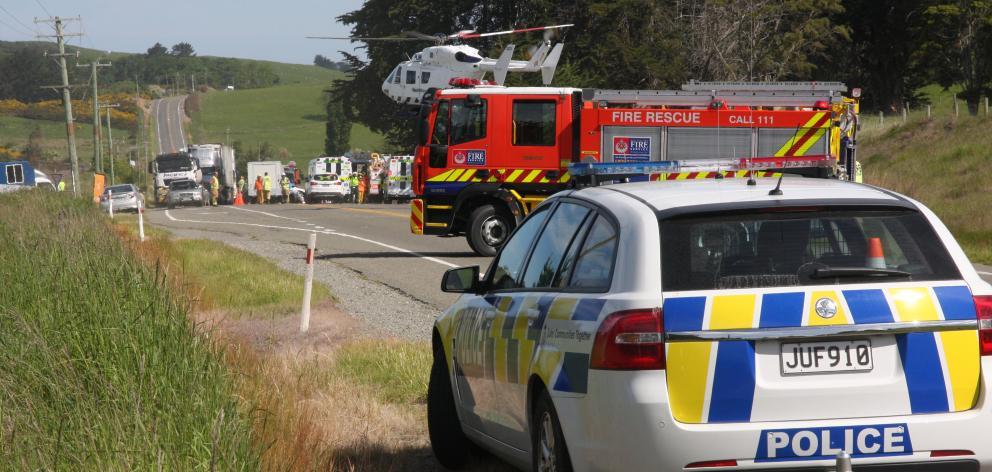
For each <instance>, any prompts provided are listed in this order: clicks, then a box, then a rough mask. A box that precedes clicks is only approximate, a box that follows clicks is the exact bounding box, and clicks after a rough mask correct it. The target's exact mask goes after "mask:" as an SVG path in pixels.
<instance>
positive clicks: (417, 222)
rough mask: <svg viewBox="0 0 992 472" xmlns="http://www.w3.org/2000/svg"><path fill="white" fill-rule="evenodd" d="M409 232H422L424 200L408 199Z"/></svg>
mask: <svg viewBox="0 0 992 472" xmlns="http://www.w3.org/2000/svg"><path fill="white" fill-rule="evenodd" d="M410 232H411V233H413V234H424V201H423V200H421V199H419V198H418V199H413V200H410Z"/></svg>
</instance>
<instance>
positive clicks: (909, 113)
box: [861, 94, 992, 136]
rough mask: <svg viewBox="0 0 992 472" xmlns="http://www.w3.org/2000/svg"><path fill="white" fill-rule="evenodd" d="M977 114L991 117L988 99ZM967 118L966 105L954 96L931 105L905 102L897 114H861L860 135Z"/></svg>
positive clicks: (881, 112)
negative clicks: (932, 121) (909, 124)
mask: <svg viewBox="0 0 992 472" xmlns="http://www.w3.org/2000/svg"><path fill="white" fill-rule="evenodd" d="M962 108H963V109H962ZM977 112H978V113H977V116H978V117H982V118H988V117H990V116H992V109H990V104H989V97H984V98H982V100H981V101H980V102H979V104H978V110H977ZM969 116H971V115H970V114H969V112H968V110H967V104H966V103H965V102H964V100H962V99H960V98H958V96H957V94H955V95H952V96H951V97H949V98H946V99H943V100H935V101H934V102H933V103H926V104H924V103H920V104H915V105H914V104H911V103H908V102H907V103H904V104H903V107H902V110H901V111H898V112H891V113H885V112H883V111H878V112H877V113H862V114H861V133H862V134H863V135H867V136H871V135H876V134H880V133H882V132H884V131H886V130H889V129H892V128H895V127H897V126H902V125H905V124H908V123H918V122H921V121H931V120H934V119H939V118H953V119H960V118H965V117H969Z"/></svg>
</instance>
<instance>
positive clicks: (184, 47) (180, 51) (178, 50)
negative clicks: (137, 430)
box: [172, 42, 196, 57]
mask: <svg viewBox="0 0 992 472" xmlns="http://www.w3.org/2000/svg"><path fill="white" fill-rule="evenodd" d="M172 55H173V56H176V57H193V56H195V55H196V52H195V51H193V45H192V44H190V43H186V42H182V43H177V44H175V45H173V46H172Z"/></svg>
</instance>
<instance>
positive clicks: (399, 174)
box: [385, 156, 413, 203]
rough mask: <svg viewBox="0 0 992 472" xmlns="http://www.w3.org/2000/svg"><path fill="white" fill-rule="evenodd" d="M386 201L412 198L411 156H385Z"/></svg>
mask: <svg viewBox="0 0 992 472" xmlns="http://www.w3.org/2000/svg"><path fill="white" fill-rule="evenodd" d="M385 161H386V169H385V171H386V172H387V174H386V201H385V203H389V202H397V201H401V200H402V201H407V200H410V199H411V198H413V156H386V157H385Z"/></svg>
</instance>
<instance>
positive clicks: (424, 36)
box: [403, 31, 446, 43]
mask: <svg viewBox="0 0 992 472" xmlns="http://www.w3.org/2000/svg"><path fill="white" fill-rule="evenodd" d="M403 35H405V36H407V37H409V38H412V39H419V40H423V41H434V42H437V43H442V42H444V40H445V39H446V38H445V36H444V35H443V34H436V35H432V34H424V33H421V32H419V31H404V32H403Z"/></svg>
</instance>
